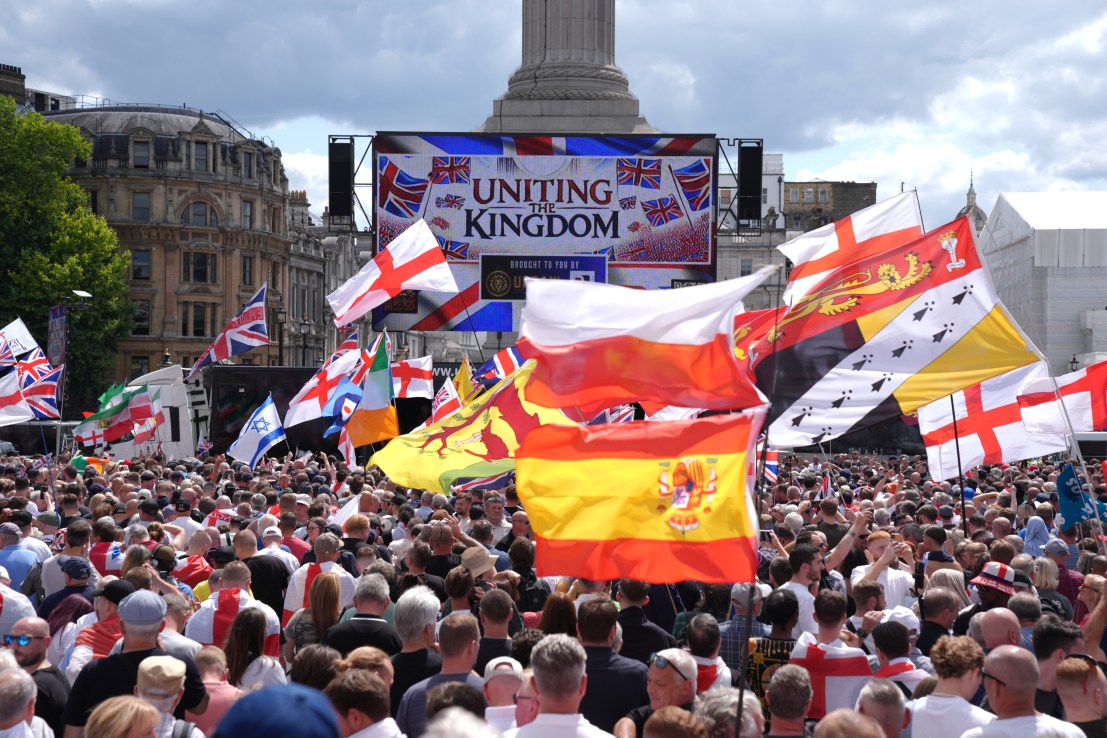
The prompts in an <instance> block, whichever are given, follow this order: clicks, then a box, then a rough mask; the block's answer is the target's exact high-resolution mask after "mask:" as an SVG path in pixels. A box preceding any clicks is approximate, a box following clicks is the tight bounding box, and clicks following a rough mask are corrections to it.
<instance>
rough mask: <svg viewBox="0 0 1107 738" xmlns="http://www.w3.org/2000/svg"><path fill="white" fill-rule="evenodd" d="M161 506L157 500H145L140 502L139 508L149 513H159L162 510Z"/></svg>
mask: <svg viewBox="0 0 1107 738" xmlns="http://www.w3.org/2000/svg"><path fill="white" fill-rule="evenodd" d="M161 507H162V506H161V505H159V504H158V503H157V502H156V501H155V500H143V501H142V502H141V503H139V506H138V509H139V510H141V511H142V512H144V513H146V514H147V515H157V514H158V513H159V512H161Z"/></svg>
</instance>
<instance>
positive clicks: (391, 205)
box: [377, 156, 429, 218]
mask: <svg viewBox="0 0 1107 738" xmlns="http://www.w3.org/2000/svg"><path fill="white" fill-rule="evenodd" d="M428 184H429V183H428V181H427V180H425V179H419V178H418V177H412V176H411V175H410V174H405V173H404V172H402V171H400V168H399V167H398V166H396V165H395V164H393V163H392V162H390V161H389V160H388V157H386V156H382V157H381V159H380V164H379V165H378V167H377V207H380V208H384V209H385V210H386V211H388V212H389V213H392V214H393V215H395V216H398V217H400V218H413V217H415V214H416V213H418V212H419V208H420V207H422V205H423V195H425V194H426V192H427V186H428Z"/></svg>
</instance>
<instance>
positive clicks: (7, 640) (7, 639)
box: [4, 635, 46, 646]
mask: <svg viewBox="0 0 1107 738" xmlns="http://www.w3.org/2000/svg"><path fill="white" fill-rule="evenodd" d="M45 637H46V636H28V635H22V636H13V635H6V636H4V645H5V646H10V645H12V644H13V643H14V644H15V645H17V646H29V645H31V641H41V640H42V639H43V638H45Z"/></svg>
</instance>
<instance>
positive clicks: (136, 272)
mask: <svg viewBox="0 0 1107 738" xmlns="http://www.w3.org/2000/svg"><path fill="white" fill-rule="evenodd" d="M149 278H150V252H149V251H132V252H131V279H149Z"/></svg>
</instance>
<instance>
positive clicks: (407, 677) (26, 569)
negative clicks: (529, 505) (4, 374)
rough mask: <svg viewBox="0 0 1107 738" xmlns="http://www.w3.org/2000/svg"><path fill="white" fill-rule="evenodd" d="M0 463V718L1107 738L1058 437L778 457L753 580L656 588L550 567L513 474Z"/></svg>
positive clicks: (642, 736) (94, 733) (398, 729)
mask: <svg viewBox="0 0 1107 738" xmlns="http://www.w3.org/2000/svg"><path fill="white" fill-rule="evenodd" d="M63 461H64V462H68V461H69V460H65V459H63ZM0 463H2V464H4V466H2V467H0V469H2V476H0V510H2V513H0V543H2V545H3V547H2V549H0V636H2V637H3V639H4V646H5V648H4V649H3V650H0V738H4V737H7V736H35V737H37V738H42V737H43V736H51V735H53V736H58V738H61V737H62V736H64V737H65V738H76V737H78V736H81V735H85V736H89V738H121V737H122V738H148V737H150V736H158V737H159V738H171V737H172V738H204V736H208V737H213V736H217V737H224V736H225V737H227V738H230V737H231V736H234V737H235V738H248V737H250V736H255V735H257V736H262V735H264V736H266V738H271V737H272V736H273V735H299V736H306V737H308V738H312V737H314V736H319V737H320V738H323V737H326V738H349V737H355V738H391V737H395V736H408V737H409V738H419V737H420V736H429V737H430V738H438V737H440V736H464V737H467V736H496V735H504V736H508V737H509V738H516V737H518V738H532V737H545V736H608V735H615V736H619V738H669V737H670V736H682V737H683V736H691V737H693V738H697V737H702V738H707V737H708V736H710V738H722V737H724V736H726V737H728V738H729V737H735V738H737V737H738V736H741V737H742V738H752V737H753V736H756V735H762V734H763V735H767V736H781V737H784V736H804V735H811V734H813V735H814V736H816V738H847V737H848V738H881V737H882V738H899V737H900V736H908V737H909V738H950V736H962V735H963V736H965V737H966V738H978V737H979V738H987V737H991V736H1000V735H1002V736H1027V737H1029V736H1060V737H1064V738H1067V737H1069V736H1072V737H1073V738H1076V737H1077V736H1082V735H1083V736H1088V737H1089V738H1093V737H1099V736H1107V722H1105V716H1107V678H1105V676H1104V671H1103V669H1104V666H1103V664H1104V661H1105V660H1107V657H1105V655H1104V646H1105V645H1107V639H1105V634H1104V631H1105V625H1107V597H1104V596H1103V594H1104V584H1105V583H1107V556H1105V555H1103V540H1104V539H1103V538H1102V537H1101V536H1100V535H1099V533H1098V530H1097V529H1096V528H1095V525H1094V524H1092V523H1089V522H1083V523H1069V522H1066V521H1063V520H1061V519H1060V517H1059V514H1058V500H1057V490H1056V484H1055V480H1056V478H1057V475H1058V473H1059V472H1060V468H1059V466H1058V465H1057V464H1055V463H1051V462H1049V461H1048V460H1044V461H1041V462H1038V463H1022V464H1017V465H1011V466H1007V465H1004V466H997V467H991V468H981V469H979V470H978V472H977V474H976V475H975V476H973V477H970V478H968V480H966V481H965V482H964V489H962V488H961V485H958V484H952V483H950V482H944V481H935V480H931V479H929V477H928V474H927V471H926V465H925V462H924V461H922V460H920V459H918V458H908V457H906V456H904V457H890V458H889V457H883V458H880V457H874V456H866V455H862V454H858V453H853V454H840V455H838V456H835V457H833V458H829V459H828V458H812V457H803V458H801V457H798V456H789V457H785V458H782V459H781V464H780V467H779V470H778V479H779V480H780V481H779V482H778V483H777V484H774V485H771V486H766V487H765V488H764V489H763V490H761V492H760V497H759V499H758V510H759V514H760V529H761V530H760V534H759V548H758V551H757V572H758V577H757V581H754V582H748V581H747V582H737V583H731V584H706V583H700V582H682V583H677V584H670V585H657V584H649V583H647V582H643V581H637V580H633V579H622V580H618V581H608V582H604V581H590V580H587V579H581V578H574V577H545V576H543V577H539V576H538V575H537V572H536V571H535V543H534V536H533V534H532V532H531V530H530V525H529V522H528V518H527V513H526V510H525V509H524V506H523V505H522V504H521V503H520V500H519V499H518V496H517V495H516V492H515V489H514V487H513V486H511V485H508V486H506V487H504V488H502V489H500V490H481V489H472V490H466V491H462V492H457V491H455V492H454V494H452V495H450V496H446V495H442V494H433V493H430V492H426V491H422V490H412V489H405V488H402V487H398V486H397V485H395V484H394V483H392V482H391V481H390V480H388V479H387V478H386V477H385V476H384V475H383V474H382V473H381V472H380V470H378V469H375V468H370V469H368V470H364V471H362V470H358V469H347V468H346V467H345V466H344V465H341V464H335V463H334V462H333V461H332V460H331V459H329V458H327V457H325V456H319V457H311V456H307V457H303V458H299V459H294V458H292V457H291V456H290V457H287V458H285V459H283V460H278V461H277V462H276V463H266V464H264V465H262V466H260V467H258V468H255V469H250V468H247V467H245V466H243V465H242V464H239V463H235V462H233V461H230V460H227V459H224V458H223V457H209V458H206V459H202V460H201V459H186V460H180V461H167V460H164V459H159V458H136V459H124V460H118V461H113V462H109V463H107V464H106V465H104V466H103V468H96V467H94V466H93V465H88V466H87V467H86V468H84V470H83V471H82V470H79V469H78V466H79V464H76V463H64V464H62V465H59V467H58V468H57V470H56V473H55V470H54V469H53V468H52V467H50V466H49V465H43V464H41V461H40V460H36V459H30V458H23V457H9V458H6V459H4V460H2V461H0ZM824 478H827V481H828V484H827V485H826V486H825V487H824V484H823V480H824ZM1086 482H1087V483H1088V486H1089V487H1090V488H1091V489H1092V490H1093V491H1094V492H1096V493H1102V492H1104V488H1103V479H1102V477H1101V476H1100V475H1099V474H1095V475H1092V477H1091V478H1090V479H1087V480H1086ZM827 488H829V493H828V492H827V491H826V490H827Z"/></svg>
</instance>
